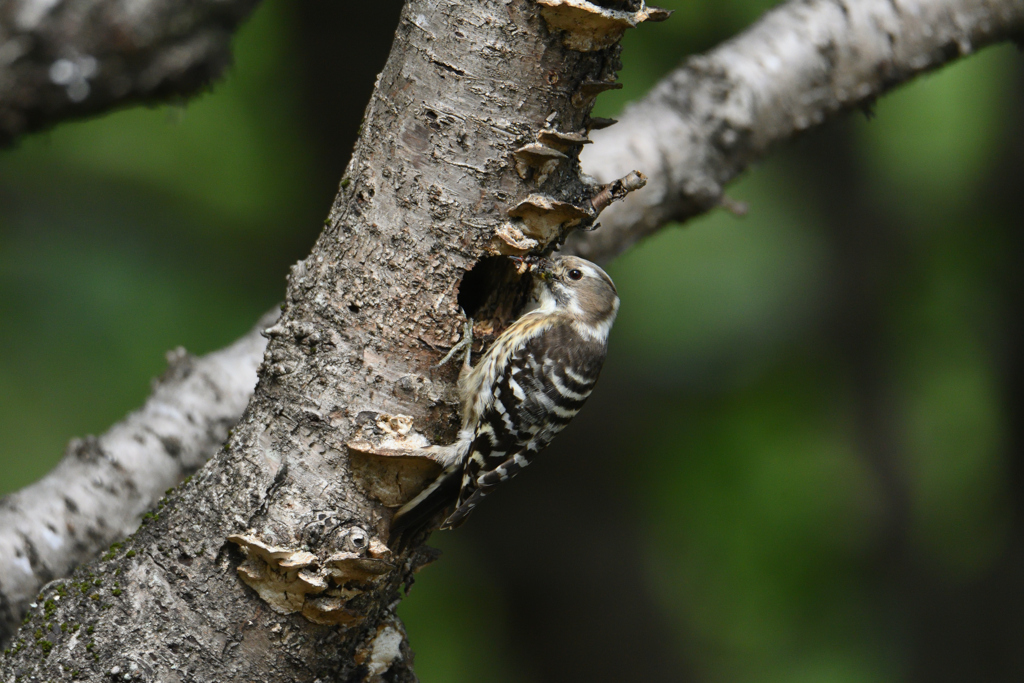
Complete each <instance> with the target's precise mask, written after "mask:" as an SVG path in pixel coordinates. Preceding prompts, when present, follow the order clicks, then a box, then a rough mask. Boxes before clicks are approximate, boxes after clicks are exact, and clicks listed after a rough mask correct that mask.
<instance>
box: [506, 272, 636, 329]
mask: <svg viewBox="0 0 1024 683" xmlns="http://www.w3.org/2000/svg"><path fill="white" fill-rule="evenodd" d="M523 262H524V263H525V264H526V265H527V268H528V270H529V272H530V273H531V274H533V276H534V289H533V297H534V299H535V300H536V302H537V304H538V306H537V308H538V309H540V310H545V311H548V312H551V313H559V314H562V315H567V316H569V317H570V318H572V319H573V322H574V323H576V327H577V328H578V329H579V330H580V332H581V333H583V334H585V335H586V336H588V337H592V338H598V337H600V338H602V339H605V338H607V336H608V331H609V330H610V329H611V326H612V323H613V322H615V315H616V314H617V313H618V311H619V295H618V292H616V290H615V283H613V282H612V279H611V278H610V277H608V273H606V272H604V271H603V270H601V268H600V267H598V266H597V265H595V264H593V263H591V262H590V261H587V260H586V259H581V258H579V257H578V256H558V257H555V258H550V259H548V258H541V257H528V258H527V259H524V261H523Z"/></svg>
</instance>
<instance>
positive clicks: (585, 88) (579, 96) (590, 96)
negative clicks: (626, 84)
mask: <svg viewBox="0 0 1024 683" xmlns="http://www.w3.org/2000/svg"><path fill="white" fill-rule="evenodd" d="M621 89H622V84H621V83H618V82H616V81H583V82H582V83H580V87H579V89H578V90H577V91H576V92H574V93H573V94H572V98H570V101H571V102H572V105H573V106H574V107H579V108H580V109H589V108H590V107H591V106H592V105H593V104H594V100H595V99H597V96H598V95H600V94H601V93H603V92H605V91H607V90H621Z"/></svg>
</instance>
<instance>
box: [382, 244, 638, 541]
mask: <svg viewBox="0 0 1024 683" xmlns="http://www.w3.org/2000/svg"><path fill="white" fill-rule="evenodd" d="M521 261H522V262H525V263H527V267H528V269H529V270H530V271H531V272H532V274H533V281H534V284H533V290H532V293H531V299H530V303H529V305H528V306H527V309H526V312H525V313H524V314H523V315H522V316H521V317H520V318H519V319H517V320H516V321H515V322H514V323H512V325H510V326H509V327H508V329H506V330H505V331H504V332H502V333H501V335H500V336H499V337H498V338H497V339H496V340H495V341H494V343H493V344H492V345H491V347H490V348H488V349H487V351H486V352H485V353H484V355H483V357H482V358H481V359H480V361H479V362H478V363H477V364H476V366H470V362H469V355H470V354H469V350H468V347H467V350H466V356H465V359H466V360H465V365H464V367H463V369H462V372H461V374H460V375H459V395H460V398H461V403H462V428H461V429H460V431H459V436H458V439H457V440H456V441H455V443H453V444H451V445H448V446H433V447H431V448H430V449H429V450H430V452H431V455H430V457H432V458H433V459H434V460H436V461H437V462H439V463H440V464H441V465H442V466H443V467H444V470H443V471H442V473H441V475H440V476H439V477H438V478H437V479H436V480H435V481H434V482H433V483H431V484H430V486H428V487H427V488H426V489H425V490H424V491H423V492H422V493H420V494H419V495H418V496H416V497H415V498H413V499H412V500H411V501H409V502H408V503H407V504H405V505H404V506H403V507H401V508H400V509H399V510H398V512H396V513H395V516H394V518H393V519H392V522H391V545H392V548H393V549H394V550H401V549H402V548H404V547H406V546H407V545H408V544H409V543H410V542H411V541H412V540H413V539H414V538H415V537H416V536H417V535H418V534H419V533H420V532H421V531H422V530H423V529H425V528H426V527H427V525H429V524H430V522H431V521H432V520H433V519H434V517H435V516H436V515H437V514H438V513H439V512H440V511H441V510H445V509H448V508H449V507H450V506H451V505H452V504H453V503H454V504H455V511H454V512H452V513H451V514H450V515H449V516H448V517H447V518H446V519H445V521H444V524H442V525H441V528H442V529H453V528H455V527H457V526H459V525H460V524H462V522H464V521H465V519H466V517H467V516H468V515H469V513H470V512H472V511H473V509H474V508H475V507H476V506H477V505H478V504H479V503H480V500H481V499H482V498H483V497H484V496H486V495H487V494H489V493H490V492H491V491H493V490H494V488H495V487H496V486H497V485H498V484H500V483H502V482H504V481H507V480H508V479H511V478H512V477H514V476H515V475H516V474H517V473H518V472H519V470H521V469H522V468H524V467H526V466H527V465H529V464H530V463H531V462H533V458H534V457H535V456H536V455H537V453H539V452H540V451H541V450H543V449H544V447H545V446H547V445H548V444H549V443H551V440H552V439H553V438H554V437H555V435H556V434H558V432H560V431H561V430H562V429H563V428H564V427H565V426H566V425H567V424H569V421H570V420H572V418H573V417H575V416H576V413H577V412H579V410H580V408H581V407H582V406H583V403H584V402H585V401H586V400H587V397H588V396H590V392H591V391H592V390H593V388H594V384H595V383H596V382H597V378H598V375H599V374H600V372H601V366H602V365H603V364H604V359H605V355H606V354H607V351H608V333H609V331H610V330H611V327H612V323H614V322H615V315H616V314H617V313H618V310H619V297H618V293H617V292H616V291H615V284H614V283H613V282H612V280H611V278H609V277H608V274H607V273H605V272H604V271H603V270H601V269H600V268H599V267H598V266H596V265H594V264H593V263H591V262H590V261H586V260H584V259H581V258H577V257H575V256H563V257H558V258H554V259H545V258H536V257H528V258H527V259H521ZM471 329H472V328H471V327H470V326H468V325H467V334H466V335H465V336H464V337H463V340H462V342H460V344H468V343H469V341H470V336H471V334H472V332H471ZM450 355H451V354H449V356H450Z"/></svg>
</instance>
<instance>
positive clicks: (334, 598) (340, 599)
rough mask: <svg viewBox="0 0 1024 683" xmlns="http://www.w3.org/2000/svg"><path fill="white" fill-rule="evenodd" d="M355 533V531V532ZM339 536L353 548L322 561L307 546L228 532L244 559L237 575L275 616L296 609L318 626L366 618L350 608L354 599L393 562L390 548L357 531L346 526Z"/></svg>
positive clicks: (250, 534) (330, 555) (360, 611)
mask: <svg viewBox="0 0 1024 683" xmlns="http://www.w3.org/2000/svg"><path fill="white" fill-rule="evenodd" d="M356 532H357V533H356ZM342 537H343V538H344V539H345V540H347V541H353V540H354V539H355V538H356V537H358V538H362V539H363V540H364V542H363V543H362V544H361V545H362V546H363V547H362V548H361V549H360V548H359V547H358V545H359V544H356V543H352V542H349V543H345V542H343V543H342V544H343V545H347V546H352V547H350V548H345V549H342V550H336V551H335V552H332V553H330V554H328V555H327V556H326V557H325V558H323V559H322V560H321V559H320V558H319V557H318V556H317V555H315V554H313V553H311V552H309V551H308V550H302V549H297V548H288V547H284V546H274V545H269V544H267V543H264V542H263V541H261V540H260V539H259V538H257V537H256V534H255V533H254V532H251V531H250V532H248V533H245V534H232V535H231V536H228V540H229V541H231V542H232V543H234V544H236V545H238V546H239V547H240V548H241V549H242V552H243V553H244V554H245V561H243V562H242V563H241V564H240V565H239V566H238V576H239V578H241V579H242V581H243V582H245V584H246V585H248V586H249V587H250V588H252V589H253V590H255V591H256V592H257V593H258V594H259V596H260V598H262V599H263V601H264V602H266V603H267V604H268V605H270V607H271V608H272V609H273V610H274V611H276V612H278V613H280V614H294V613H296V612H298V613H301V614H302V615H303V616H304V617H306V618H307V619H309V620H310V621H312V622H314V623H317V624H339V625H345V626H352V625H356V624H358V623H360V622H361V621H363V619H365V615H364V614H363V611H362V610H359V609H350V608H349V606H348V604H349V602H350V601H351V600H353V599H354V598H357V597H358V596H360V595H362V594H363V593H366V592H368V591H371V590H374V589H376V588H377V587H378V586H377V583H378V582H379V581H380V580H381V579H382V577H384V576H385V575H386V574H387V573H388V572H389V571H390V570H391V569H393V568H394V565H393V564H392V563H391V562H389V561H388V560H390V558H391V551H390V550H389V549H388V548H387V546H385V545H384V544H383V543H381V542H380V541H378V540H376V539H373V538H370V536H369V534H367V533H366V532H365V531H363V530H362V529H348V530H346V533H345V534H343V535H342Z"/></svg>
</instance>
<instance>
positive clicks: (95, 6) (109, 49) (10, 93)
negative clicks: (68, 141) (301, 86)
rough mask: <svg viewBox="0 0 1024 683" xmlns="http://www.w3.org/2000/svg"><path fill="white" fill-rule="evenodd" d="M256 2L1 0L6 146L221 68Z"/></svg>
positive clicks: (151, 97) (183, 93)
mask: <svg viewBox="0 0 1024 683" xmlns="http://www.w3.org/2000/svg"><path fill="white" fill-rule="evenodd" d="M257 2H258V0H195V1H190V0H141V1H129V0H74V1H72V0H63V1H62V0H20V1H19V0H0V147H5V146H8V145H10V144H12V143H13V142H14V140H16V139H17V138H18V137H19V136H21V135H24V134H25V133H28V132H31V131H36V130H40V129H42V128H47V127H49V126H52V125H54V124H55V123H58V122H60V121H65V120H68V119H73V118H81V117H83V116H88V115H91V114H96V113H99V112H103V111H107V110H109V109H113V108H115V107H120V106H124V105H126V104H131V103H135V102H154V101H161V100H168V99H180V98H184V97H187V96H189V95H193V94H195V93H197V92H199V91H201V90H202V89H203V88H205V87H206V86H207V85H209V83H210V82H211V81H212V80H213V79H215V78H217V77H218V76H220V74H221V73H222V72H223V71H224V69H225V68H226V67H227V66H228V64H230V62H231V51H230V44H231V38H232V35H233V33H234V31H235V29H237V28H238V26H239V24H241V22H242V21H243V20H244V19H245V18H246V17H247V16H249V13H250V12H251V11H252V9H253V8H254V7H255V6H256V3H257Z"/></svg>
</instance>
